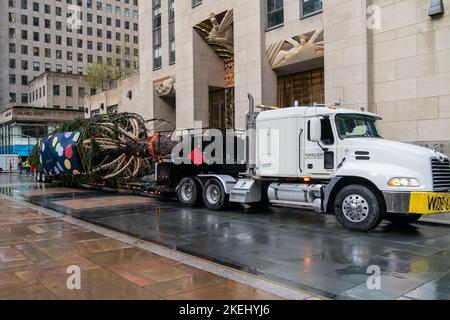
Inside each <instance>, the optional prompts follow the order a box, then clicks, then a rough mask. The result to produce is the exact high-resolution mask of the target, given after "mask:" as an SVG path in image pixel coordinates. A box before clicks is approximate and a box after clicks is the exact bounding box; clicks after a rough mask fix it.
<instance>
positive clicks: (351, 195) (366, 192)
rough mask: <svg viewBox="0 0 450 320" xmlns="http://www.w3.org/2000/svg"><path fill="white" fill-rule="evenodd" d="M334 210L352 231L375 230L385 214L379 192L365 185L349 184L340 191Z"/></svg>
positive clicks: (341, 221) (343, 224)
mask: <svg viewBox="0 0 450 320" xmlns="http://www.w3.org/2000/svg"><path fill="white" fill-rule="evenodd" d="M334 210H335V213H336V218H337V220H338V221H339V223H340V224H341V225H342V226H343V227H344V228H346V229H348V230H351V231H360V232H368V231H370V230H373V229H375V228H376V227H378V226H379V225H380V223H381V221H382V220H383V216H384V208H383V206H382V202H381V201H380V199H379V197H378V196H377V194H376V193H375V192H374V191H372V189H370V188H368V187H366V186H363V185H349V186H346V187H344V188H343V189H342V190H341V191H339V193H338V194H337V196H336V200H335V203H334Z"/></svg>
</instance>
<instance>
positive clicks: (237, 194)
mask: <svg viewBox="0 0 450 320" xmlns="http://www.w3.org/2000/svg"><path fill="white" fill-rule="evenodd" d="M156 120H158V119H156ZM159 120H160V119H159ZM159 120H158V121H159ZM380 120H381V117H379V116H378V115H376V114H373V113H370V112H363V111H355V110H350V109H345V108H341V106H340V105H339V104H334V105H317V104H316V105H313V106H310V107H298V106H297V107H291V108H282V109H271V108H262V107H258V108H256V107H255V103H254V99H253V97H252V96H251V95H249V111H248V113H247V115H246V121H245V122H246V128H245V129H246V130H245V131H243V132H237V131H229V130H227V131H221V130H211V129H200V128H199V129H197V130H193V131H192V130H182V132H181V134H179V135H177V134H175V131H174V130H172V131H170V132H168V133H167V132H166V133H164V132H155V131H153V132H152V133H151V134H150V133H149V132H151V130H154V129H148V128H147V127H146V125H147V124H148V123H151V124H152V125H151V127H152V128H154V127H155V122H154V121H153V120H149V121H150V122H148V121H144V120H143V119H142V118H141V117H140V116H138V115H134V114H114V115H102V116H99V117H94V118H91V119H87V120H85V121H84V122H83V123H81V124H78V123H75V124H74V125H73V126H71V130H70V132H60V133H55V134H52V135H51V136H49V138H48V139H46V140H43V141H41V142H40V144H39V146H38V148H39V154H38V158H39V174H38V176H39V177H40V178H39V179H38V180H41V181H42V180H43V179H44V177H47V178H50V179H54V178H56V179H57V178H58V177H63V176H67V175H69V176H71V175H76V176H81V177H82V176H86V177H89V180H90V181H96V179H97V180H101V183H108V181H109V182H111V181H115V185H117V184H116V183H117V181H119V186H120V183H125V184H127V183H128V184H130V185H132V186H133V188H136V181H137V180H139V179H141V178H142V180H145V181H147V183H146V186H148V185H150V187H149V188H150V189H151V190H150V191H151V192H152V193H153V194H157V195H161V196H166V195H170V194H176V197H177V198H178V200H179V202H180V203H181V204H182V205H184V206H188V207H193V206H200V205H204V206H205V207H206V208H208V209H210V210H217V211H220V210H225V209H227V208H228V207H229V204H230V203H236V204H241V205H244V206H249V207H254V208H263V207H268V206H282V207H290V208H294V209H295V210H311V211H313V212H316V213H319V214H334V215H335V216H336V218H337V220H338V222H339V223H340V224H341V225H342V226H343V227H344V228H346V229H349V230H352V231H360V232H368V231H370V230H373V229H375V228H376V227H377V226H379V224H380V223H381V222H382V220H383V219H387V220H389V221H391V222H393V223H396V224H409V223H413V222H416V221H418V220H419V219H420V218H421V217H422V215H425V214H427V215H428V214H443V213H449V212H450V161H449V158H448V156H446V155H444V154H442V153H440V152H438V150H437V148H435V149H433V150H431V149H427V148H423V147H419V146H416V145H412V144H406V143H401V142H395V141H389V140H386V139H384V138H383V137H382V136H381V133H380V131H379V129H378V126H377V122H378V121H380ZM72 127H73V128H72ZM173 127H174V126H173ZM177 133H178V132H177ZM149 182H151V183H149ZM96 185H99V184H97V183H96ZM145 188H146V191H148V189H147V187H145Z"/></svg>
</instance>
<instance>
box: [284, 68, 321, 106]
mask: <svg viewBox="0 0 450 320" xmlns="http://www.w3.org/2000/svg"><path fill="white" fill-rule="evenodd" d="M277 91H278V92H277V97H278V103H277V105H278V107H279V108H286V107H292V106H294V104H295V101H298V103H299V105H300V106H312V105H313V104H314V103H319V104H323V103H324V102H325V80H324V69H323V68H320V69H315V70H310V71H305V72H299V73H294V74H290V75H286V76H281V77H278V85H277Z"/></svg>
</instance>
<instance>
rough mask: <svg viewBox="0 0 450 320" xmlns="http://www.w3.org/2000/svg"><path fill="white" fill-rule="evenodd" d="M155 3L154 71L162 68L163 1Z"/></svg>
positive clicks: (156, 0)
mask: <svg viewBox="0 0 450 320" xmlns="http://www.w3.org/2000/svg"><path fill="white" fill-rule="evenodd" d="M152 1H153V69H154V70H156V69H159V68H161V67H162V50H161V0H152Z"/></svg>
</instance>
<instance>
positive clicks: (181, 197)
mask: <svg viewBox="0 0 450 320" xmlns="http://www.w3.org/2000/svg"><path fill="white" fill-rule="evenodd" d="M199 190H200V187H199V185H198V183H197V181H195V180H194V179H193V178H191V177H189V178H184V179H183V180H181V182H180V184H179V185H178V187H177V197H178V201H180V202H181V204H182V205H184V206H187V207H193V206H195V205H196V204H198V199H199Z"/></svg>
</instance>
